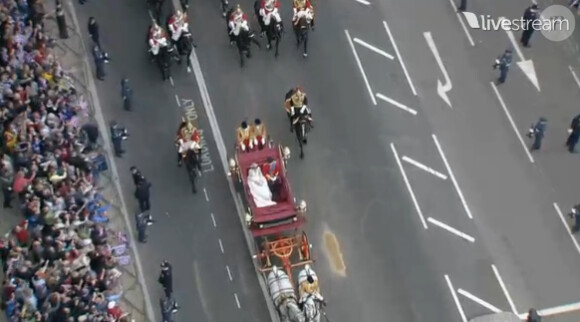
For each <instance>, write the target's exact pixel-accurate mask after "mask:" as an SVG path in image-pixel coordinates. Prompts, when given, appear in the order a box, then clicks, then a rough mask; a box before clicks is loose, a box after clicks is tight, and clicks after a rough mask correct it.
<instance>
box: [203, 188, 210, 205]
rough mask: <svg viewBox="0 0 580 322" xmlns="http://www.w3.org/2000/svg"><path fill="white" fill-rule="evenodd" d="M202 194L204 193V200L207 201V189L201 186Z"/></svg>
mask: <svg viewBox="0 0 580 322" xmlns="http://www.w3.org/2000/svg"><path fill="white" fill-rule="evenodd" d="M203 194H204V195H205V201H207V202H209V196H208V195H207V190H205V188H203Z"/></svg>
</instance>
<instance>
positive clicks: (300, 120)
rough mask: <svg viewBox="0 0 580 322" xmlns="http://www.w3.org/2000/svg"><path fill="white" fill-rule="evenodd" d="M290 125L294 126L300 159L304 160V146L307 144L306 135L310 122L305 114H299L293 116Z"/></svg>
mask: <svg viewBox="0 0 580 322" xmlns="http://www.w3.org/2000/svg"><path fill="white" fill-rule="evenodd" d="M292 123H293V125H294V132H295V133H296V139H297V140H298V145H299V146H300V159H304V145H306V144H307V143H308V133H309V132H310V128H311V127H310V120H309V118H308V115H307V114H305V113H304V114H299V115H297V116H294V118H293V120H292Z"/></svg>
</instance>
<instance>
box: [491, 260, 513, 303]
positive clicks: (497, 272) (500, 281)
mask: <svg viewBox="0 0 580 322" xmlns="http://www.w3.org/2000/svg"><path fill="white" fill-rule="evenodd" d="M491 269H493V273H494V274H495V278H497V281H498V282H499V286H501V289H502V290H503V294H504V295H505V297H506V299H507V301H508V303H509V304H510V308H511V309H512V312H514V314H515V315H518V310H516V306H515V304H514V301H512V298H511V296H510V293H508V290H507V288H506V286H505V284H504V282H503V280H502V279H501V276H500V275H499V271H498V270H497V267H495V265H493V264H491Z"/></svg>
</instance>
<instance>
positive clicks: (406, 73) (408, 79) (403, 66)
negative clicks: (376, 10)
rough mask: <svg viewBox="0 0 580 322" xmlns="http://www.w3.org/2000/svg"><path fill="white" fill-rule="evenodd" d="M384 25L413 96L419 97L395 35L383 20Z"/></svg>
mask: <svg viewBox="0 0 580 322" xmlns="http://www.w3.org/2000/svg"><path fill="white" fill-rule="evenodd" d="M383 25H384V26H385V30H386V31H387V34H388V35H389V38H390V39H391V43H392V44H393V49H395V54H396V55H397V59H398V60H399V62H400V63H401V67H402V68H403V72H404V73H405V77H407V82H409V86H410V87H411V91H412V92H413V95H415V96H417V91H416V90H415V86H414V85H413V81H412V80H411V76H410V75H409V72H408V71H407V67H406V66H405V62H403V57H401V53H400V52H399V48H398V47H397V43H396V42H395V38H393V34H391V29H389V25H388V24H387V22H386V21H385V20H383Z"/></svg>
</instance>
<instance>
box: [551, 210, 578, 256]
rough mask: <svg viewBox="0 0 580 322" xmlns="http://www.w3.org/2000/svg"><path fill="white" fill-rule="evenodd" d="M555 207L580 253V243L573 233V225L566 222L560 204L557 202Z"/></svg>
mask: <svg viewBox="0 0 580 322" xmlns="http://www.w3.org/2000/svg"><path fill="white" fill-rule="evenodd" d="M554 209H556V212H557V213H558V216H559V217H560V220H562V224H564V227H566V232H567V233H568V236H570V239H572V243H574V247H576V251H577V252H578V254H580V244H578V241H577V240H576V238H574V235H572V227H570V225H569V224H568V223H567V222H566V218H565V217H564V214H563V213H562V210H560V206H558V204H557V203H555V202H554Z"/></svg>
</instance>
